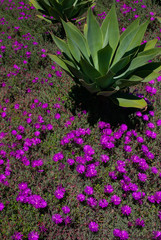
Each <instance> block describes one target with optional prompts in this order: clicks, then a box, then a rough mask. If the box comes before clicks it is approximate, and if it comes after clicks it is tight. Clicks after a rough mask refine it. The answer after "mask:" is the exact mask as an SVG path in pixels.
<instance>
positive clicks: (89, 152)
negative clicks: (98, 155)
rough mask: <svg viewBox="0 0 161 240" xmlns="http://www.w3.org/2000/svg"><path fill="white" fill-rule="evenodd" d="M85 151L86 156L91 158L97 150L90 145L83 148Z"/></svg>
mask: <svg viewBox="0 0 161 240" xmlns="http://www.w3.org/2000/svg"><path fill="white" fill-rule="evenodd" d="M83 151H84V153H85V154H87V155H89V156H91V155H93V154H94V153H95V150H94V149H93V148H92V147H91V146H90V145H85V146H84V147H83Z"/></svg>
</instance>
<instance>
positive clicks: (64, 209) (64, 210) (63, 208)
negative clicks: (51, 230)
mask: <svg viewBox="0 0 161 240" xmlns="http://www.w3.org/2000/svg"><path fill="white" fill-rule="evenodd" d="M62 211H63V213H64V214H68V213H69V212H70V208H69V207H68V206H64V207H62Z"/></svg>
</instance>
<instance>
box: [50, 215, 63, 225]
mask: <svg viewBox="0 0 161 240" xmlns="http://www.w3.org/2000/svg"><path fill="white" fill-rule="evenodd" d="M52 221H53V222H55V223H56V224H60V223H62V222H63V218H62V216H61V215H60V214H54V215H53V216H52Z"/></svg>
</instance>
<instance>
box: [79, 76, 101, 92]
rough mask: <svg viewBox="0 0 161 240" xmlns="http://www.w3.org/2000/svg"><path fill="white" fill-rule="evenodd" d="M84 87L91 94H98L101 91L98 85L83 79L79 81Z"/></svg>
mask: <svg viewBox="0 0 161 240" xmlns="http://www.w3.org/2000/svg"><path fill="white" fill-rule="evenodd" d="M79 81H80V82H81V84H82V86H83V87H85V88H86V89H87V90H88V91H89V92H90V93H96V92H98V91H100V88H99V87H98V86H97V84H96V83H91V84H89V83H86V82H85V81H84V80H83V79H80V80H79Z"/></svg>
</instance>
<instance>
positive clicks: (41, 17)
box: [36, 15, 52, 23]
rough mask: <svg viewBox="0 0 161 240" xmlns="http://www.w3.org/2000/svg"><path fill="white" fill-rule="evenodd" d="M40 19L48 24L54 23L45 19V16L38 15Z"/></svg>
mask: <svg viewBox="0 0 161 240" xmlns="http://www.w3.org/2000/svg"><path fill="white" fill-rule="evenodd" d="M36 16H37V17H38V18H40V19H43V20H45V21H46V22H48V23H52V21H51V20H49V19H47V18H45V17H43V16H41V15H36Z"/></svg>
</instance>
